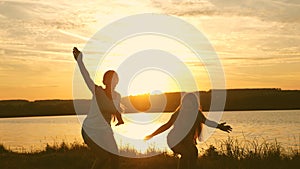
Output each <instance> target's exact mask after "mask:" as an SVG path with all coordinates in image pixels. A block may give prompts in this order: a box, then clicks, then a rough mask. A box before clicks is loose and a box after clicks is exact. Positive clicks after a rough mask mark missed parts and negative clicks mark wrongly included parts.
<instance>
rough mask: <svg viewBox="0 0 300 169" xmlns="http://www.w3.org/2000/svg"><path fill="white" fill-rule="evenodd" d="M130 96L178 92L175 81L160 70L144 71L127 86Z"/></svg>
mask: <svg viewBox="0 0 300 169" xmlns="http://www.w3.org/2000/svg"><path fill="white" fill-rule="evenodd" d="M129 85H130V86H129V93H130V94H131V95H137V94H143V93H149V94H161V93H163V92H174V91H180V89H179V87H178V84H177V82H176V80H175V79H173V78H172V77H171V75H168V74H167V73H165V72H163V71H161V70H145V71H142V72H139V73H138V74H136V76H135V77H134V78H133V79H132V80H131V82H130V84H129Z"/></svg>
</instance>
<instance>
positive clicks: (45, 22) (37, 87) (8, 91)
mask: <svg viewBox="0 0 300 169" xmlns="http://www.w3.org/2000/svg"><path fill="white" fill-rule="evenodd" d="M141 13H159V14H168V15H171V16H175V17H178V18H180V19H183V20H185V21H187V22H188V23H190V24H192V25H193V26H195V27H196V28H197V29H199V31H201V32H202V33H203V34H204V35H205V36H206V37H207V39H208V40H209V41H210V43H211V45H212V46H213V47H214V48H215V51H216V53H217V54H218V56H219V58H220V60H221V63H222V65H223V69H224V73H225V77H226V88H282V89H300V1H299V0H187V1H179V0H167V1H158V0H157V1H155V0H152V1H151V0H147V1H146V0H143V1H131V2H126V1H121V0H119V1H113V2H111V1H109V0H106V1H104V0H103V1H95V2H94V1H79V2H75V1H73V0H72V1H71V0H52V1H50V2H46V1H39V0H32V1H26V0H25V1H23V0H22V1H21V0H20V1H19V0H15V1H0V25H1V26H0V37H1V38H0V79H1V84H0V99H1V100H2V99H28V100H37V99H71V98H72V87H73V86H72V81H73V73H74V68H75V65H76V64H75V62H74V59H73V57H72V53H71V51H72V48H73V46H77V47H79V49H82V48H84V46H85V44H86V43H87V42H88V40H89V39H90V38H91V37H92V36H93V35H94V34H95V33H96V32H97V31H98V30H100V29H101V28H102V27H104V26H105V25H107V24H109V23H111V22H113V21H115V20H117V19H120V18H122V17H126V16H130V15H133V14H141ZM147 38H148V39H149V38H150V39H151V37H144V39H131V44H133V45H134V44H135V43H139V42H138V40H141V41H143V40H144V41H145V40H147ZM150 41H151V40H150ZM152 41H154V42H155V38H152ZM126 43H127V44H128V43H129V42H124V44H120V46H119V48H120V49H122V48H123V50H124V49H128V47H126ZM153 44H155V43H153ZM168 44H169V46H165V47H166V48H167V47H170V49H172V48H173V49H178V48H175V47H174V46H176V44H174V46H172V45H171V42H170V43H168ZM163 48H164V46H163ZM121 51H122V50H121ZM178 52H179V53H180V52H181V51H180V50H179V51H178ZM112 55H113V54H112ZM186 62H187V64H189V65H191V69H194V70H197V69H196V68H195V67H194V68H193V61H191V60H188V59H187V60H186ZM117 63H118V62H115V63H112V64H115V65H114V66H116V64H117ZM195 63H196V62H195ZM195 65H197V64H195ZM195 65H194V66H195ZM114 66H112V68H114ZM199 70H201V71H198V72H196V73H195V76H197V78H198V79H200V80H199V81H197V83H198V85H199V89H200V90H209V89H210V87H211V86H210V83H209V78H208V75H205V73H203V72H205V69H204V68H203V67H202V68H199ZM147 73H148V74H147ZM147 73H146V74H145V75H144V76H148V77H150V76H151V72H147ZM149 73H150V75H149ZM152 76H154V77H160V78H162V79H163V78H164V77H165V75H157V74H155V73H153V72H152ZM138 79H139V80H138ZM136 81H138V82H145V80H144V78H143V76H142V74H141V76H139V77H137V79H136ZM162 82H163V80H162ZM146 83H147V84H149V83H151V81H150V82H145V84H146ZM166 83H167V80H166ZM99 84H100V83H99ZM174 84H175V83H174V82H172V85H174ZM136 85H138V86H143V85H144V84H142V83H141V84H139V83H136ZM157 85H160V86H162V84H157ZM141 90H143V89H141ZM144 90H146V89H144ZM163 90H166V91H168V90H169V91H176V87H173V88H169V89H167V87H166V88H165V89H163ZM136 91H137V90H136ZM121 94H122V93H121Z"/></svg>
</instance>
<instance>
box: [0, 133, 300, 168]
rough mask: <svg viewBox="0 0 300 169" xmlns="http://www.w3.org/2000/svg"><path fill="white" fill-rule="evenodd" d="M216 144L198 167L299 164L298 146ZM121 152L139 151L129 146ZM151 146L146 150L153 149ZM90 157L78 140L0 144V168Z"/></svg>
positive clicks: (80, 162) (130, 162)
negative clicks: (24, 146) (41, 146)
mask: <svg viewBox="0 0 300 169" xmlns="http://www.w3.org/2000/svg"><path fill="white" fill-rule="evenodd" d="M219 147H220V148H219V149H217V148H215V147H214V146H210V147H209V148H208V149H207V150H205V152H204V154H203V155H201V156H200V157H199V159H198V164H199V168H205V169H268V168H272V169H285V168H289V169H291V168H299V166H300V153H299V149H296V150H295V149H294V150H289V153H286V152H287V150H284V149H283V148H282V147H281V146H280V145H279V144H278V143H277V142H276V141H275V142H273V143H267V142H264V143H260V144H258V142H257V141H251V142H247V144H245V143H240V142H238V141H237V140H233V139H230V138H229V139H228V140H226V141H222V142H220V146H219ZM121 151H122V153H135V154H139V152H136V151H134V150H132V149H130V148H124V149H123V150H121ZM153 151H155V150H153V149H152V150H150V151H149V153H153ZM93 160H94V157H93V154H92V153H91V152H90V151H89V149H88V148H87V147H86V146H85V145H82V144H78V143H74V144H71V145H67V144H65V143H62V144H60V145H54V146H49V145H48V146H46V148H45V150H43V151H40V152H31V153H16V152H12V151H10V150H8V149H7V148H5V147H4V146H0V168H1V169H33V168H35V169H54V168H55V169H89V168H90V167H91V165H92V163H93ZM177 162H178V158H177V157H174V156H172V155H167V154H165V153H162V154H160V155H156V156H152V157H148V158H125V157H122V158H121V168H130V169H139V168H142V169H153V168H154V169H169V168H176V165H177Z"/></svg>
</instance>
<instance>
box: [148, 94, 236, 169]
mask: <svg viewBox="0 0 300 169" xmlns="http://www.w3.org/2000/svg"><path fill="white" fill-rule="evenodd" d="M193 114H194V116H193ZM195 116H196V119H195ZM202 124H205V125H207V126H209V127H217V128H218V129H220V130H222V131H226V132H230V131H231V130H232V128H231V127H230V126H229V125H225V124H226V123H221V124H218V123H217V122H214V121H211V120H208V119H207V118H206V117H205V116H204V114H203V113H202V111H201V110H200V109H199V102H198V99H197V97H196V95H195V94H192V93H188V94H186V95H185V96H184V97H183V99H182V101H181V105H180V106H179V107H178V108H177V110H176V111H175V112H174V114H173V115H172V116H171V118H170V119H169V121H168V122H167V123H165V124H164V125H162V126H161V127H159V128H158V129H157V130H156V131H154V132H153V133H152V134H150V135H148V136H146V137H145V140H149V139H151V138H152V137H153V136H155V135H157V134H160V133H162V132H164V131H166V130H167V129H169V128H170V127H171V126H173V128H172V129H171V131H170V132H169V134H168V136H167V143H168V146H169V147H170V148H171V150H172V151H173V152H174V153H175V154H180V155H181V158H180V162H179V165H178V168H179V169H194V168H196V163H197V158H198V150H197V147H196V144H197V142H196V141H197V138H199V136H200V133H201V129H202Z"/></svg>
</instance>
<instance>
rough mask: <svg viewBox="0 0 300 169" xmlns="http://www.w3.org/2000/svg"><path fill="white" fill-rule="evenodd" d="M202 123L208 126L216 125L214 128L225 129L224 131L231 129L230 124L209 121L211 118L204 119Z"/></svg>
mask: <svg viewBox="0 0 300 169" xmlns="http://www.w3.org/2000/svg"><path fill="white" fill-rule="evenodd" d="M204 124H205V125H207V126H208V127H216V128H218V129H220V130H222V131H225V132H227V133H229V132H231V131H232V128H231V126H229V125H225V124H226V122H224V123H220V124H218V123H217V122H215V121H211V120H208V119H206V121H205V123H204Z"/></svg>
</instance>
